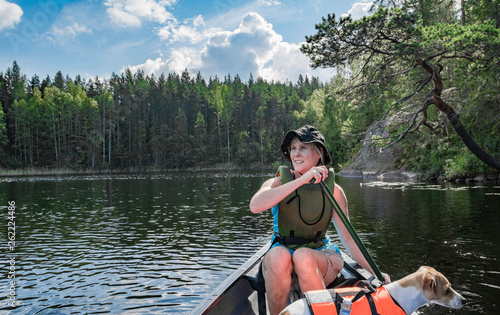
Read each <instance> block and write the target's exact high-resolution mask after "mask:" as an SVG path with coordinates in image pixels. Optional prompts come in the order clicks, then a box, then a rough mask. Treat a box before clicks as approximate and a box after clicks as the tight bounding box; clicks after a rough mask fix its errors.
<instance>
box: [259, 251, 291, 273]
mask: <svg viewBox="0 0 500 315" xmlns="http://www.w3.org/2000/svg"><path fill="white" fill-rule="evenodd" d="M264 268H265V269H266V271H265V272H266V274H268V273H272V274H280V275H284V274H291V273H292V269H293V265H292V255H291V254H290V252H289V251H288V250H287V249H286V248H284V247H281V246H278V247H274V248H272V249H271V250H270V251H269V252H268V253H267V254H266V257H265V259H264Z"/></svg>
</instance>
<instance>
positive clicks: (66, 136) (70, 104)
mask: <svg viewBox="0 0 500 315" xmlns="http://www.w3.org/2000/svg"><path fill="white" fill-rule="evenodd" d="M321 87H322V85H321V83H320V82H319V81H318V79H317V78H315V77H313V78H308V77H307V76H306V77H305V78H304V77H302V76H300V77H299V79H298V82H297V83H295V84H292V83H291V82H285V83H280V82H267V81H265V80H263V79H262V78H257V79H256V80H255V79H254V78H253V77H252V76H250V79H249V80H248V81H247V82H243V81H242V80H241V79H240V78H239V77H238V76H237V75H236V76H235V77H234V78H232V77H231V76H230V75H228V76H226V77H225V78H224V79H223V80H222V79H219V78H217V77H216V78H213V79H212V78H210V79H209V80H208V81H206V80H205V79H204V78H203V77H202V76H201V74H200V73H198V74H196V76H194V77H192V76H191V75H190V74H189V73H188V71H187V70H185V71H184V72H183V73H182V74H180V75H178V74H176V73H169V74H166V75H165V74H162V75H161V76H160V77H158V78H155V77H154V76H153V75H151V76H148V75H145V74H144V72H142V71H138V72H136V73H132V72H131V71H130V70H127V71H125V72H124V73H122V74H121V75H117V74H113V75H112V77H111V78H110V79H108V80H103V81H101V80H100V79H99V78H95V79H94V80H88V81H87V82H85V81H84V80H82V79H81V77H80V76H77V77H76V78H75V79H71V78H69V77H67V76H66V77H64V76H63V74H62V73H61V72H58V73H57V74H56V75H55V77H53V78H51V77H49V76H47V77H46V78H45V79H43V80H42V81H40V78H39V77H38V76H37V75H34V76H33V77H32V78H31V79H29V80H28V79H27V78H26V76H25V75H23V74H22V73H21V70H20V67H19V65H18V64H17V62H15V61H14V63H13V65H12V67H11V68H8V69H7V71H6V72H5V73H0V103H1V104H2V106H1V107H0V158H1V159H0V166H1V167H2V168H25V167H35V168H36V167H40V168H70V169H96V170H100V169H120V170H123V169H174V168H190V167H210V166H214V165H218V164H226V163H230V164H232V165H239V166H251V167H256V166H258V165H264V164H268V163H272V162H275V161H276V160H277V159H278V158H279V157H280V151H279V145H280V143H281V140H282V138H283V136H284V133H285V132H286V131H288V130H290V129H291V128H294V127H296V126H295V125H294V120H295V119H294V118H293V115H292V113H293V111H295V110H298V109H299V108H300V107H301V102H302V103H303V102H304V100H306V99H307V98H308V97H309V96H310V95H311V94H312V93H313V91H314V90H316V89H318V88H321Z"/></svg>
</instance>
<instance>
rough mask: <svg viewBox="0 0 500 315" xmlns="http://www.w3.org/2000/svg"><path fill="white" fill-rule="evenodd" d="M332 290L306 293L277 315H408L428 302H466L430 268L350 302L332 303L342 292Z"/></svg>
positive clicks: (450, 304)
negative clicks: (372, 314)
mask: <svg viewBox="0 0 500 315" xmlns="http://www.w3.org/2000/svg"><path fill="white" fill-rule="evenodd" d="M349 289H350V290H351V291H356V290H354V289H355V288H349ZM349 289H348V290H349ZM332 290H334V289H330V290H318V291H309V292H306V293H305V294H304V295H305V296H306V298H303V299H300V300H298V301H295V302H294V303H292V304H290V305H288V306H287V307H286V308H285V309H284V310H283V311H282V312H281V313H280V314H281V315H299V314H300V315H303V314H305V315H307V314H339V313H340V314H350V315H360V314H361V315H364V314H370V312H372V313H373V311H374V307H375V308H376V311H375V314H380V315H397V314H407V315H410V314H412V313H413V312H414V311H415V310H416V309H417V308H419V307H420V306H422V305H425V304H428V303H435V304H439V305H442V306H446V307H451V308H460V307H462V306H463V305H464V304H465V303H466V300H465V299H464V298H463V297H462V296H461V295H460V294H458V293H457V292H456V291H455V290H453V289H452V288H451V285H450V282H449V281H448V280H447V279H446V278H445V277H444V276H443V275H442V274H441V273H439V272H437V271H436V270H435V269H434V268H431V267H425V266H423V267H420V269H419V270H418V271H417V272H415V273H412V274H410V275H408V276H406V277H404V278H403V279H400V280H398V281H395V282H392V283H390V284H387V285H384V286H382V287H380V288H378V289H377V290H376V291H375V292H373V293H369V294H366V295H364V294H360V295H362V296H363V297H361V298H359V299H357V300H355V301H354V302H352V303H351V301H350V300H349V299H347V298H344V299H343V298H340V299H339V300H341V301H338V300H337V303H335V297H336V296H337V294H339V292H341V291H345V290H346V289H342V290H339V292H333V291H332ZM357 291H359V289H358V290H357ZM341 295H342V294H341ZM342 300H343V302H342ZM370 300H371V301H372V302H370ZM370 304H371V305H370ZM367 307H368V308H367ZM370 307H371V309H370ZM312 312H314V313H312Z"/></svg>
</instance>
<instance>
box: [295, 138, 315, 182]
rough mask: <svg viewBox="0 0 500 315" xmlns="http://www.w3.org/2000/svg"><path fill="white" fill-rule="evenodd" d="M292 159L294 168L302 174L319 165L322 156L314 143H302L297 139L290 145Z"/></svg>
mask: <svg viewBox="0 0 500 315" xmlns="http://www.w3.org/2000/svg"><path fill="white" fill-rule="evenodd" d="M290 159H291V160H292V165H293V168H294V169H295V170H296V171H297V172H299V173H300V174H304V173H305V172H307V171H308V170H310V169H311V167H314V166H316V165H318V161H319V160H320V159H321V156H320V154H319V153H318V150H316V148H315V147H314V145H313V144H307V143H302V142H300V140H298V139H295V140H294V141H292V144H291V145H290Z"/></svg>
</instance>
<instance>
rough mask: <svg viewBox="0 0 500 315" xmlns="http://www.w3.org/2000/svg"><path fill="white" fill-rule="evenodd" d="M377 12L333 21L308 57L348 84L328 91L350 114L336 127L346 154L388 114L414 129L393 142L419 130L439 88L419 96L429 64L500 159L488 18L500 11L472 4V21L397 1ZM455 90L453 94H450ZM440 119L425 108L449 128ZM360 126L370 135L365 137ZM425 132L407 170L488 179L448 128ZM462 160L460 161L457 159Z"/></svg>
mask: <svg viewBox="0 0 500 315" xmlns="http://www.w3.org/2000/svg"><path fill="white" fill-rule="evenodd" d="M497 2H498V1H496V2H495V3H497ZM376 4H377V5H379V6H378V8H377V9H376V10H375V12H373V14H372V15H371V16H368V17H363V18H362V19H359V20H356V21H354V20H352V19H351V18H350V17H345V18H340V19H338V20H336V19H335V15H334V14H329V15H328V16H327V18H323V19H322V22H321V23H319V24H317V25H316V30H317V33H316V34H314V35H311V36H307V42H306V44H305V45H303V46H302V48H301V50H302V52H303V53H305V54H306V55H307V56H309V58H310V60H311V63H312V64H311V65H312V66H313V67H335V68H336V69H339V70H340V71H339V77H340V78H336V79H334V80H332V83H331V85H330V86H329V87H328V89H330V91H331V92H330V93H329V94H330V95H331V97H332V98H335V101H334V105H333V104H332V105H333V106H334V107H336V106H338V105H341V106H342V107H344V108H346V109H347V108H350V109H348V110H347V111H346V112H345V114H344V115H343V122H336V124H337V125H343V128H336V129H338V130H340V131H341V132H338V133H336V134H335V136H334V137H333V138H334V139H342V135H343V134H349V133H350V134H351V137H350V138H351V140H352V142H351V143H349V144H347V147H349V148H353V147H356V146H357V145H359V140H360V138H361V137H362V136H363V135H361V134H360V133H362V132H363V131H365V130H367V129H368V128H369V126H373V124H374V123H375V122H377V121H379V120H380V119H382V118H384V117H386V115H397V117H398V120H399V121H401V125H402V126H403V125H405V127H404V128H393V129H394V130H392V131H390V132H391V134H393V135H395V134H399V133H400V132H401V131H403V130H406V126H409V125H410V122H411V119H412V118H413V117H415V119H416V123H418V122H419V120H420V119H422V117H423V116H422V113H421V112H420V114H419V115H415V114H416V113H417V111H418V110H419V109H421V108H422V106H423V104H424V102H425V100H426V97H425V95H426V94H427V93H430V92H432V91H433V90H432V89H433V88H434V87H435V86H432V84H433V82H430V84H429V87H426V86H424V89H422V90H421V91H420V90H419V92H420V93H412V92H413V91H415V90H416V87H417V86H418V84H420V83H421V82H424V79H426V73H424V75H422V72H421V69H422V68H421V67H417V66H418V65H419V64H418V63H417V60H426V62H427V64H428V65H430V66H431V67H435V69H439V70H440V69H442V71H441V76H442V82H443V84H444V86H443V94H442V97H443V98H444V99H445V101H446V102H447V104H449V105H451V106H453V107H454V108H455V111H456V112H458V113H459V114H460V118H461V121H462V123H463V124H464V126H466V129H467V130H468V132H469V134H470V135H471V137H472V138H473V139H474V140H475V142H476V143H478V144H479V145H480V146H481V147H483V148H484V149H485V150H486V151H487V152H489V153H490V154H491V155H493V156H495V157H496V158H500V156H499V154H500V153H499V152H500V146H499V144H498V141H496V140H494V139H498V138H500V127H499V125H498V120H499V114H500V113H499V111H498V108H499V103H500V99H499V97H498V92H497V91H498V90H499V89H500V86H499V85H500V83H499V82H500V80H499V79H500V77H499V74H500V67H499V66H500V58H499V56H498V51H500V29H499V26H500V25H499V23H498V20H499V19H498V18H497V17H496V16H495V18H494V19H488V18H485V17H486V16H490V17H491V16H492V13H491V10H493V11H494V12H498V9H499V7H500V6H499V5H498V3H497V4H495V5H494V6H493V7H492V6H491V3H486V2H485V1H480V0H478V1H466V8H464V9H465V11H466V13H467V14H468V15H466V17H467V19H461V17H462V16H463V17H465V15H462V16H460V15H459V14H458V13H459V12H457V10H456V9H455V8H454V6H453V5H451V4H452V2H451V1H446V0H445V1H437V2H436V1H429V0H409V1H404V2H401V3H398V4H401V5H400V6H397V7H394V6H393V5H395V3H394V2H393V1H384V0H379V1H376ZM488 10H489V11H488ZM493 16H494V15H493ZM415 69H417V70H415ZM434 83H435V81H434ZM439 88H441V87H439ZM448 88H451V89H450V90H453V92H452V93H451V92H448V91H445V90H446V89H448ZM445 92H446V93H445ZM407 96H409V97H407ZM340 100H342V101H340ZM408 100H410V101H408ZM347 104H348V105H347ZM337 110H338V108H335V110H332V109H328V113H327V114H326V111H327V110H326V109H325V120H330V121H332V120H334V118H333V115H338V113H337ZM440 110H443V109H442V108H440ZM438 113H440V112H439V111H436V110H433V109H431V108H428V109H426V111H425V114H426V119H427V121H426V122H427V123H429V124H428V126H431V124H436V123H437V122H440V121H441V120H442V118H441V117H442V116H441V115H440V114H438ZM404 117H406V121H403V118H404ZM358 126H361V128H359V129H361V130H356V129H357V128H356V127H358ZM414 126H415V125H414ZM398 129H399V130H398ZM426 130H429V129H427V127H426V126H425V125H422V126H420V128H419V133H414V134H411V135H409V136H407V137H408V139H412V141H411V142H408V139H407V141H406V142H404V145H403V148H404V152H403V155H402V156H401V167H406V168H412V169H414V170H416V171H423V172H426V173H428V174H432V173H439V172H441V173H446V174H448V175H449V176H452V174H453V176H456V174H466V173H467V171H465V169H462V170H461V168H465V167H467V168H468V169H469V170H471V169H472V170H474V171H486V170H487V167H486V166H484V165H482V164H481V162H477V161H476V162H472V161H473V160H474V159H473V158H471V157H470V154H467V155H464V152H467V149H466V148H465V147H464V144H463V143H462V142H461V141H460V140H459V139H458V137H456V136H455V134H454V133H453V129H452V128H451V125H449V124H445V125H442V127H440V128H438V129H437V130H434V131H432V133H431V135H428V134H427V132H425V131H426ZM428 132H429V131H428ZM345 140H347V139H346V138H344V139H342V141H345ZM376 140H378V141H377V143H378V144H377V145H378V146H384V145H387V144H388V140H386V139H381V138H380V137H378V138H377V139H376ZM334 141H335V140H334ZM342 141H339V142H342ZM339 144H340V145H341V144H342V143H339ZM341 150H342V149H341ZM346 151H347V150H346ZM458 155H460V156H461V157H460V158H455V156H458ZM476 159H477V158H476ZM476 163H477V164H476Z"/></svg>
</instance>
